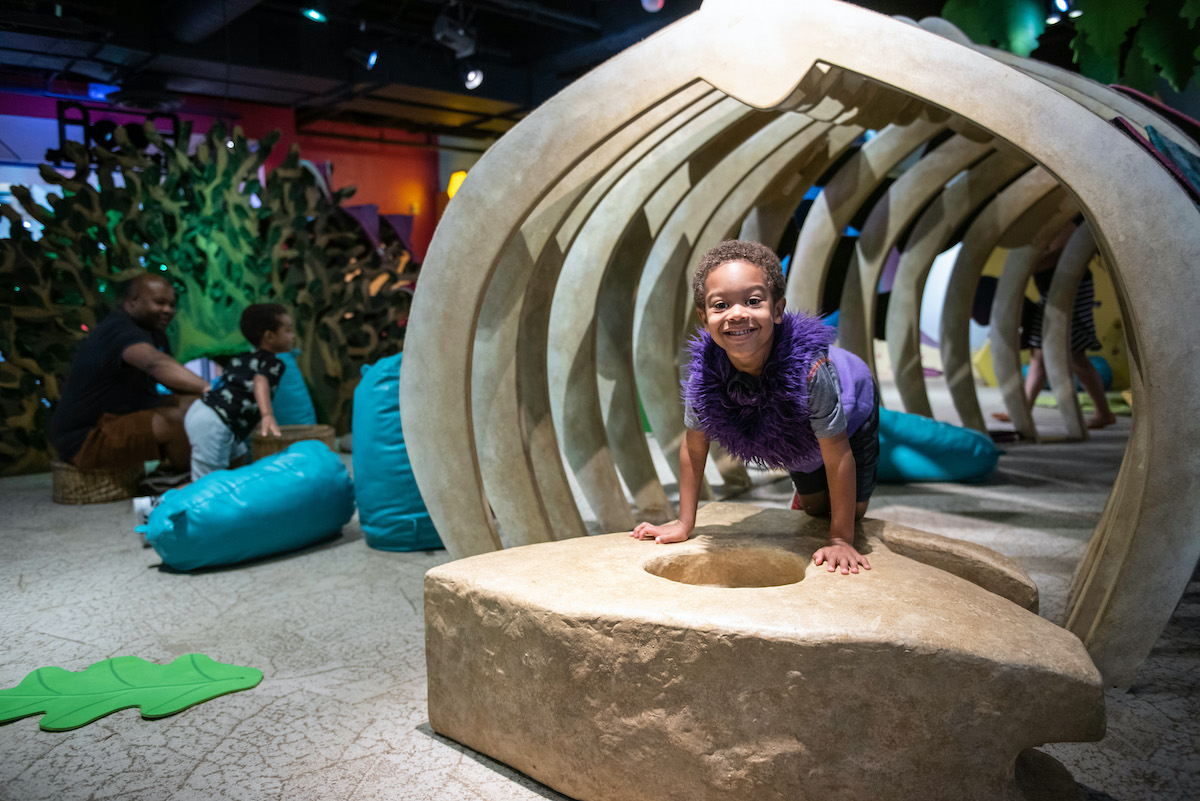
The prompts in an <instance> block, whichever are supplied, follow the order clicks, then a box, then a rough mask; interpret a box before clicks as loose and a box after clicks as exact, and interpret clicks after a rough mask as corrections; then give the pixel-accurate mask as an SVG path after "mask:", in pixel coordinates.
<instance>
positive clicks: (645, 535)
mask: <svg viewBox="0 0 1200 801" xmlns="http://www.w3.org/2000/svg"><path fill="white" fill-rule="evenodd" d="M691 535H692V529H691V527H690V526H685V525H684V524H683V523H680V522H679V521H678V520H672V521H671V522H670V523H664V524H663V525H661V526H656V525H654V524H653V523H638V524H637V527H636V528H634V529H633V531H631V532H629V536H631V537H633V538H634V539H635V540H647V539H653V540H654V541H655V542H657V543H658V544H659V545H666V544H667V543H669V542H684V541H686V540H687V538H688V537H690V536H691Z"/></svg>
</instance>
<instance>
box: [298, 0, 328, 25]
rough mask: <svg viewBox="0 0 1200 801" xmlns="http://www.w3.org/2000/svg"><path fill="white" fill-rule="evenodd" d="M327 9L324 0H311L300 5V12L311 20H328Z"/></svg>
mask: <svg viewBox="0 0 1200 801" xmlns="http://www.w3.org/2000/svg"><path fill="white" fill-rule="evenodd" d="M327 11H328V9H327V7H326V5H325V2H324V0H321V1H320V2H318V1H317V0H312V1H311V2H310V3H309V4H307V5H303V6H300V13H301V14H303V15H304V18H305V19H308V20H311V21H313V22H328V21H329V14H328V13H327Z"/></svg>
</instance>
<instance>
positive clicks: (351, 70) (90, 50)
mask: <svg viewBox="0 0 1200 801" xmlns="http://www.w3.org/2000/svg"><path fill="white" fill-rule="evenodd" d="M751 1H752V0H747V2H751ZM647 2H650V3H651V4H653V2H654V0H647ZM796 2H803V0H796ZM942 3H943V0H863V2H860V3H859V4H860V5H864V6H867V7H871V8H874V9H876V10H878V11H881V12H883V13H888V14H905V15H907V16H911V17H913V18H917V19H919V18H921V17H924V16H929V15H934V14H937V13H938V12H939V10H940V8H941V6H942ZM302 4H303V3H302V0H293V1H292V2H287V1H286V0H168V1H167V2H163V1H162V0H95V1H94V2H89V1H88V0H59V2H46V1H44V0H16V1H14V0H0V82H2V83H3V86H0V88H3V89H7V90H10V91H12V90H14V89H20V90H21V91H26V92H36V93H43V94H50V95H51V96H53V95H54V94H57V93H61V92H62V91H63V89H62V88H61V87H63V86H66V85H70V84H73V83H79V82H96V83H103V84H110V85H120V86H121V88H122V92H121V94H120V95H118V96H117V97H118V100H119V102H120V104H121V105H123V106H128V107H139V108H153V107H155V106H158V107H165V106H170V105H172V104H173V103H175V104H177V103H179V102H180V96H182V95H189V96H201V100H200V101H199V102H206V103H207V105H209V106H212V105H216V106H217V107H220V105H219V104H213V103H212V102H211V100H210V101H203V100H202V98H204V97H207V98H216V99H222V100H223V99H228V100H236V101H249V102H255V103H267V104H273V105H278V106H285V107H288V108H292V109H295V110H296V122H297V126H298V128H299V129H301V130H304V129H305V128H312V126H318V127H319V126H320V125H321V124H322V123H326V122H352V123H357V124H359V125H365V126H370V127H373V128H379V129H396V130H404V131H409V132H414V133H422V134H427V135H439V136H441V135H450V136H461V137H470V138H477V139H487V138H494V137H496V136H497V135H498V134H500V133H503V132H504V131H506V130H508V128H510V127H512V125H514V124H515V123H516V121H518V120H519V119H520V118H521V117H522V116H523V115H524V114H526V113H528V112H529V111H530V110H531V109H533V108H535V107H536V106H537V105H539V104H540V103H542V102H543V101H545V100H546V99H547V98H549V97H550V96H551V95H553V94H554V93H555V92H557V91H558V90H559V89H561V88H562V87H564V86H566V85H567V84H569V83H570V82H571V81H573V80H575V79H576V78H578V77H579V76H580V75H582V74H583V73H585V72H586V71H588V70H589V69H591V68H593V67H595V66H596V65H598V64H600V63H601V62H603V61H605V60H607V59H608V58H610V57H612V56H613V55H615V54H616V53H618V52H620V51H621V50H623V49H625V48H626V47H629V46H630V45H632V44H634V43H636V42H637V41H639V40H641V39H643V38H645V37H647V36H649V35H650V34H652V33H654V32H655V31H656V30H658V29H659V28H661V27H663V26H665V25H667V24H669V23H671V22H673V21H675V20H677V19H679V18H680V17H682V16H684V15H686V14H688V13H691V12H692V11H695V10H696V9H697V8H699V6H700V0H662V6H663V8H662V10H661V11H659V12H657V13H648V12H647V11H646V10H645V9H644V8H643V5H642V1H641V0H326V2H320V1H319V0H313V2H309V3H307V4H306V5H308V6H315V7H317V8H319V9H321V10H323V11H324V12H325V14H326V17H327V21H325V22H323V23H319V22H313V21H311V20H309V19H306V18H305V17H304V16H303V15H302V14H301V7H302ZM439 17H443V18H444V19H443V20H442V23H441V26H442V27H446V28H448V29H449V31H450V32H449V33H448V34H444V35H443V36H442V40H441V41H439V40H438V39H437V38H435V34H434V31H435V27H439V23H438V20H439ZM460 30H461V31H465V32H466V36H465V37H463V36H460V35H459V33H458V32H459V31H460ZM470 39H473V40H474V50H473V52H472V53H471V54H470V55H469V56H468V57H467V58H466V59H462V60H460V59H459V58H457V56H456V52H455V50H454V49H453V47H454V46H455V45H457V46H458V47H459V48H460V50H469V49H470V47H469V40H470ZM371 51H376V52H377V53H378V60H377V62H376V63H375V66H374V68H373V69H370V70H368V69H367V68H366V66H365V63H364V62H363V61H362V59H363V58H365V54H366V53H368V52H371ZM467 64H469V65H471V66H476V67H478V68H480V69H482V70H483V73H484V80H483V83H482V85H480V86H479V87H478V88H476V89H474V90H467V89H466V88H465V87H464V84H463V81H462V78H461V77H460V68H461V67H463V66H466V65H467ZM110 100H111V98H110ZM187 102H188V104H195V103H197V102H198V101H197V99H191V98H189V100H188V101H187ZM186 109H187V106H185V107H184V110H186Z"/></svg>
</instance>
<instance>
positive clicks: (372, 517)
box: [350, 353, 442, 551]
mask: <svg viewBox="0 0 1200 801" xmlns="http://www.w3.org/2000/svg"><path fill="white" fill-rule="evenodd" d="M403 355H404V354H402V353H397V354H396V355H395V356H389V357H387V358H386V359H381V360H379V361H378V362H376V363H375V364H373V365H371V366H370V367H364V368H363V376H362V381H360V382H359V384H358V387H357V388H356V389H355V390H354V418H353V419H354V424H353V427H352V430H353V433H352V434H351V448H350V453H351V458H352V459H353V463H354V493H355V496H356V497H357V499H358V522H359V524H360V525H361V526H362V530H363V536H364V538H365V539H366V541H367V545H369V546H371V547H372V548H377V549H379V550H381V551H427V550H430V549H433V548H441V547H442V540H441V538H440V537H439V536H438V533H437V530H436V529H434V527H433V521H432V520H431V519H430V518H429V512H428V511H427V510H426V509H425V501H423V500H421V492H420V490H418V489H417V482H416V479H415V478H413V472H412V463H411V462H409V460H408V449H407V448H406V447H405V445H404V431H403V429H401V427H400V362H401V359H402V357H403Z"/></svg>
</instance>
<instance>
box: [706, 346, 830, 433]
mask: <svg viewBox="0 0 1200 801" xmlns="http://www.w3.org/2000/svg"><path fill="white" fill-rule="evenodd" d="M808 414H809V423H810V424H811V425H812V430H813V433H814V434H816V435H817V438H818V439H828V438H829V437H833V436H836V435H838V434H840V433H842V432H843V431H845V430H846V412H845V411H844V410H843V409H842V382H841V381H839V380H838V374H837V369H836V368H835V367H834V366H833V362H831V361H829V359H822V360H821V361H820V362H819V363H818V365H817V369H816V372H814V373H813V376H812V379H811V380H809V382H808ZM683 424H684V425H685V426H687V427H688V428H690V429H692V430H693V431H702V430H703V429H704V427H703V426H702V425H701V424H700V419H699V418H698V417H697V416H696V410H695V409H693V408H692V407H691V406H690V405H686V404H685V405H684V408H683Z"/></svg>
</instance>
